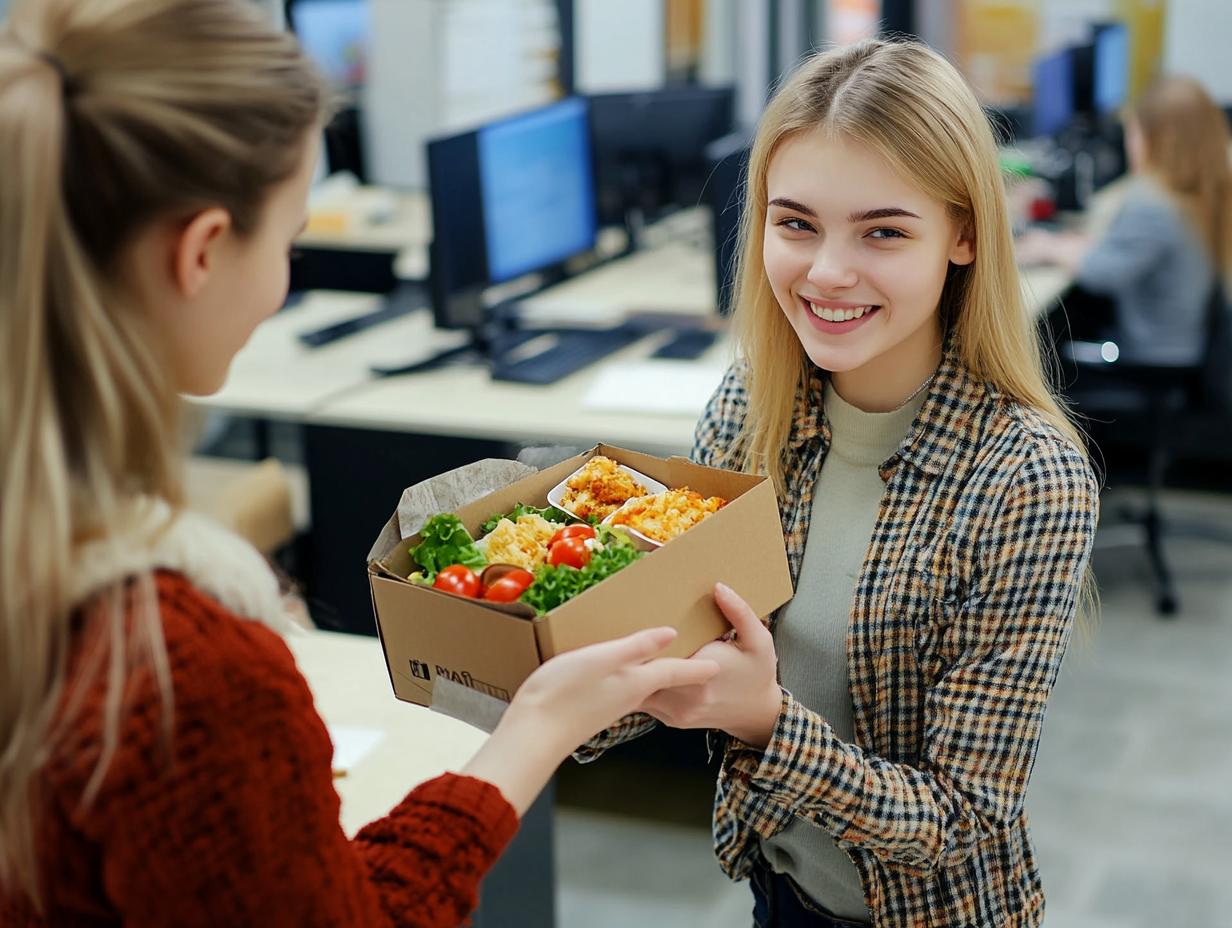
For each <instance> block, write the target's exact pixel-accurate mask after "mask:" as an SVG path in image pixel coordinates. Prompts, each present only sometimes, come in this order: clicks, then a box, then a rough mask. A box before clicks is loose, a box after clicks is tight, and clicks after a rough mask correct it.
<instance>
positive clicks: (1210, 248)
mask: <svg viewBox="0 0 1232 928" xmlns="http://www.w3.org/2000/svg"><path fill="white" fill-rule="evenodd" d="M1133 117H1134V120H1135V121H1136V122H1137V124H1138V127H1139V129H1140V130H1141V132H1142V139H1143V142H1144V143H1145V145H1146V165H1145V168H1146V171H1147V172H1148V173H1149V174H1151V175H1154V176H1155V177H1156V178H1157V179H1158V181H1159V183H1160V184H1161V185H1162V186H1163V188H1164V189H1165V190H1166V191H1167V192H1168V193H1170V194H1171V195H1172V197H1173V198H1174V199H1175V200H1176V201H1177V203H1178V204H1180V206H1181V208H1182V210H1183V211H1184V212H1185V214H1186V215H1187V216H1188V217H1189V219H1190V221H1191V222H1192V223H1193V227H1194V230H1195V231H1196V232H1197V233H1198V238H1199V240H1200V241H1201V242H1202V244H1203V245H1204V246H1206V250H1207V254H1208V255H1209V256H1210V258H1211V263H1212V264H1213V265H1214V267H1215V268H1216V269H1217V271H1218V273H1220V274H1221V275H1223V276H1225V277H1227V276H1232V165H1230V164H1229V161H1228V147H1229V144H1230V142H1232V139H1230V138H1229V131H1228V121H1227V119H1226V118H1224V115H1223V112H1222V111H1221V110H1220V109H1219V107H1218V106H1217V105H1216V104H1215V101H1214V100H1212V99H1211V97H1210V95H1209V94H1208V93H1207V92H1206V91H1205V90H1204V89H1203V88H1202V85H1201V84H1199V83H1198V82H1197V81H1195V80H1193V79H1192V78H1189V77H1163V78H1160V79H1159V80H1157V81H1155V83H1153V84H1151V86H1150V87H1148V88H1147V89H1146V90H1145V91H1144V92H1143V94H1142V96H1141V97H1139V99H1138V101H1137V103H1135V104H1134V107H1133Z"/></svg>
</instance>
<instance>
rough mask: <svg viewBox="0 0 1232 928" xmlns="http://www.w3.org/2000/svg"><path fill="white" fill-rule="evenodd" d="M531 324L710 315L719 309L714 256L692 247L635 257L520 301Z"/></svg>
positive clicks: (671, 245)
mask: <svg viewBox="0 0 1232 928" xmlns="http://www.w3.org/2000/svg"><path fill="white" fill-rule="evenodd" d="M521 305H522V312H523V317H524V318H526V319H527V320H529V321H532V322H536V323H552V322H562V323H570V322H574V321H576V320H578V319H579V318H582V319H586V320H587V321H594V322H596V323H599V322H611V323H619V322H621V321H622V320H623V319H625V318H626V317H627V316H628V315H630V314H636V313H671V314H674V315H680V316H712V315H714V313H715V311H716V310H715V307H716V306H717V305H718V294H717V290H716V286H715V281H714V253H713V251H712V250H710V248H709V247H705V248H702V247H698V245H697V244H694V243H691V242H671V243H668V244H666V245H663V246H661V247H659V248H656V249H654V250H653V251H641V252H635V253H633V254H631V255H629V256H627V257H624V258H619V259H617V260H615V261H612V262H610V263H608V264H604V265H601V266H599V267H597V268H595V269H594V270H591V271H587V272H586V273H585V274H581V275H579V276H577V277H574V278H572V279H570V280H566V281H565V282H563V283H561V284H558V285H557V286H555V287H552V288H551V289H549V290H545V291H543V292H542V293H538V294H536V295H534V296H531V297H527V298H526V299H524V300H522V301H521Z"/></svg>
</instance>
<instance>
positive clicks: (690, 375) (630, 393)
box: [582, 361, 727, 416]
mask: <svg viewBox="0 0 1232 928" xmlns="http://www.w3.org/2000/svg"><path fill="white" fill-rule="evenodd" d="M726 370H727V368H726V367H725V366H723V365H720V364H698V363H697V362H696V361H643V362H641V363H640V364H626V365H622V366H620V367H612V368H608V369H607V370H605V371H603V372H602V373H601V374H600V375H599V376H598V377H597V378H596V379H595V381H594V383H592V384H591V385H590V389H589V390H587V391H586V394H585V396H583V397H582V408H583V409H593V410H596V411H601V412H643V413H657V414H660V415H668V416H680V415H689V416H700V415H701V412H702V410H703V409H705V408H706V403H707V402H708V401H709V400H710V397H711V396H712V395H713V394H714V391H715V389H716V388H717V387H718V386H719V383H720V382H721V381H722V380H723V374H724V373H725V372H726Z"/></svg>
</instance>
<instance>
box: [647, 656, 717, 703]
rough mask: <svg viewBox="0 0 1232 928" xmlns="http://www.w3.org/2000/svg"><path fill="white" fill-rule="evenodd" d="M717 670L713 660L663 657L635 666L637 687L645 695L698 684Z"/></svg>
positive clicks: (708, 678) (709, 677) (705, 680)
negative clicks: (638, 685) (638, 684)
mask: <svg viewBox="0 0 1232 928" xmlns="http://www.w3.org/2000/svg"><path fill="white" fill-rule="evenodd" d="M718 672H719V665H718V664H716V663H715V662H714V661H709V660H698V659H697V658H683V657H663V658H660V659H658V660H655V661H651V662H650V663H648V664H643V665H642V666H641V667H639V668H637V676H638V682H639V683H640V684H642V685H641V686H640V687H639V689H641V690H642V692H643V693H644V694H645V695H647V696H648V695H649V694H651V693H657V692H658V691H659V690H668V689H673V688H675V687H678V686H700V685H701V684H703V683H706V682H707V681H709V680H710V679H711V678H712V677H713V676H714V675H715V674H717V673H718Z"/></svg>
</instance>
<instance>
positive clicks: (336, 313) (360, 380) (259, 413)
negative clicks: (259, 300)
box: [193, 291, 463, 421]
mask: <svg viewBox="0 0 1232 928" xmlns="http://www.w3.org/2000/svg"><path fill="white" fill-rule="evenodd" d="M381 299H382V298H381V297H379V296H376V295H373V294H366V293H338V292H333V291H314V292H312V293H309V294H307V295H306V296H305V297H304V298H303V300H302V301H301V302H299V303H298V304H296V305H294V306H291V307H289V308H287V309H284V310H283V311H282V312H280V313H277V314H276V315H274V316H273V317H271V318H270V319H267V320H266V321H265V322H264V323H262V324H261V325H260V326H259V327H258V328H257V330H256V331H255V332H254V333H253V335H252V338H251V339H249V341H248V344H247V345H245V346H244V348H243V349H241V350H240V352H239V354H237V355H236V357H235V360H234V361H233V362H232V364H231V371H230V373H229V374H228V376H227V382H226V383H225V384H224V385H223V387H222V389H221V390H219V391H218V392H217V393H215V394H214V395H212V396H208V397H201V398H197V399H194V400H193V402H194V403H196V404H198V405H200V406H203V407H206V408H208V409H212V410H217V411H219V412H226V413H230V414H233V415H239V416H251V417H254V418H261V419H276V420H283V421H296V420H299V419H301V418H303V417H304V416H305V415H306V414H308V413H309V412H311V411H313V410H315V409H318V408H319V407H320V406H322V405H323V404H324V403H326V402H327V401H328V400H330V399H333V398H335V397H338V396H341V395H343V394H345V393H346V392H347V391H348V390H350V389H353V388H354V387H357V386H362V385H364V384H366V383H369V382H370V381H371V380H372V379H373V376H372V372H371V370H370V368H371V366H372V365H373V364H381V363H401V362H403V361H405V360H408V359H409V358H410V357H413V356H417V353H418V354H420V355H424V354H426V353H428V351H430V350H435V349H437V348H445V347H449V346H450V345H453V344H458V343H459V342H460V341H461V340H463V336H461V335H460V334H456V333H448V332H436V331H434V330H433V328H432V318H431V314H430V313H428V312H427V311H426V308H425V310H424V311H422V312H416V313H411V314H408V315H406V316H403V317H401V318H397V319H391V320H389V321H387V322H383V323H380V324H379V325H376V326H374V327H372V328H370V329H366V330H364V331H361V332H358V333H356V334H354V335H350V336H347V337H345V338H342V339H339V340H338V341H336V342H333V343H331V344H328V345H322V346H320V347H317V348H311V347H308V346H307V345H304V344H303V343H301V342H300V341H299V335H300V334H301V333H303V332H308V331H312V330H316V329H320V328H322V327H324V326H328V325H332V324H334V323H336V322H341V321H342V320H345V319H349V318H351V317H353V316H358V315H362V314H364V313H367V312H371V311H373V310H375V309H377V308H378V307H379V306H380V303H381ZM425 307H426V304H425Z"/></svg>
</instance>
